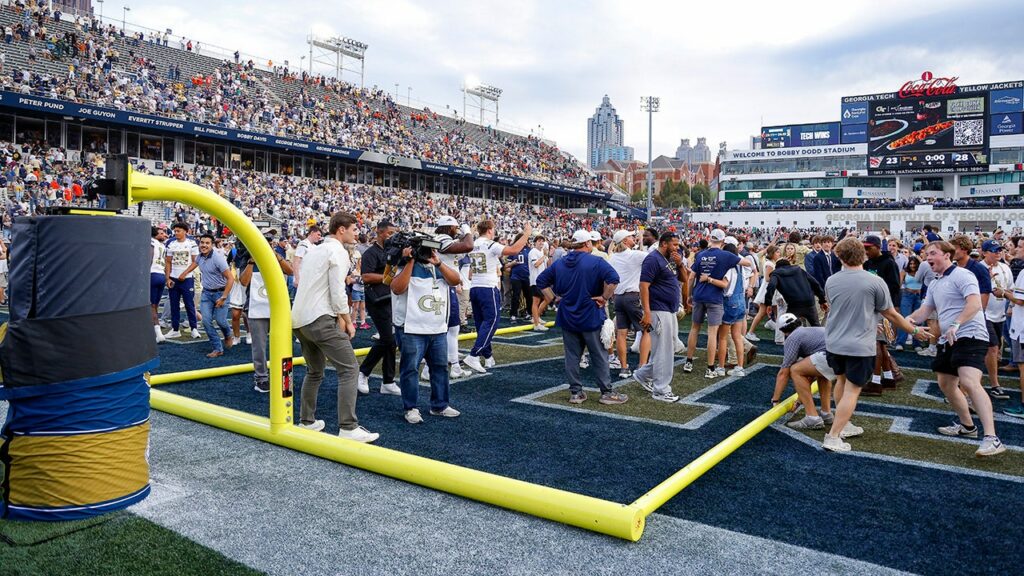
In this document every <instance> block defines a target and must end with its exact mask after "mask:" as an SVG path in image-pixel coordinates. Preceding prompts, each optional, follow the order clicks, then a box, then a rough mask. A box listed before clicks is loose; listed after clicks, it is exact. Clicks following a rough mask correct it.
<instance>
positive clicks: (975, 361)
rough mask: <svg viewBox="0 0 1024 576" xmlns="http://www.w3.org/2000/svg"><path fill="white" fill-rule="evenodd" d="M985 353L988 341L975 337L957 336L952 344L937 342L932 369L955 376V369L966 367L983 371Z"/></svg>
mask: <svg viewBox="0 0 1024 576" xmlns="http://www.w3.org/2000/svg"><path fill="white" fill-rule="evenodd" d="M986 354H988V342H986V341H985V340H978V339H977V338H959V339H957V341H956V342H954V343H953V345H952V346H950V345H949V344H939V349H938V351H937V352H936V354H935V359H934V360H932V371H933V372H937V373H939V374H950V375H952V376H957V375H958V374H959V373H958V372H957V369H959V368H965V367H967V368H977V369H978V370H981V371H982V372H985V355H986Z"/></svg>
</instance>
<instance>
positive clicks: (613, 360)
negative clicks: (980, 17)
mask: <svg viewBox="0 0 1024 576" xmlns="http://www.w3.org/2000/svg"><path fill="white" fill-rule="evenodd" d="M608 368H610V369H613V370H618V369H619V368H622V362H620V361H619V357H618V356H616V355H615V354H609V355H608Z"/></svg>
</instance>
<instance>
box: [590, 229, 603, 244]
mask: <svg viewBox="0 0 1024 576" xmlns="http://www.w3.org/2000/svg"><path fill="white" fill-rule="evenodd" d="M590 239H591V240H593V241H594V242H597V241H599V240H601V233H600V232H598V231H597V230H594V231H592V232H591V233H590Z"/></svg>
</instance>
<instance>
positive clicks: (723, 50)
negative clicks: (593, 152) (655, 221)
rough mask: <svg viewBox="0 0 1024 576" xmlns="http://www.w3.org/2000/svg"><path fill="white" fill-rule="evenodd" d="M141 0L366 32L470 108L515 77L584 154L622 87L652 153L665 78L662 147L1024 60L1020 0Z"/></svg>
mask: <svg viewBox="0 0 1024 576" xmlns="http://www.w3.org/2000/svg"><path fill="white" fill-rule="evenodd" d="M124 5H128V6H130V8H131V11H130V12H129V13H128V21H129V22H133V23H137V24H139V25H142V26H149V27H153V28H159V29H161V30H162V29H164V28H172V29H173V30H174V33H175V34H185V35H186V36H188V37H191V38H194V39H196V40H198V41H199V42H201V43H203V44H216V45H219V46H223V47H225V48H230V49H232V50H233V49H235V48H238V49H240V50H241V51H242V52H244V53H248V54H252V55H257V56H260V57H261V58H264V59H267V58H271V59H273V60H274V61H275V62H282V61H284V60H286V59H287V60H289V61H290V62H291V64H292V66H295V65H296V64H297V63H298V62H299V61H300V56H301V55H304V54H308V47H307V45H306V36H307V35H308V34H309V33H310V31H313V32H314V33H317V34H322V35H339V36H348V37H351V38H354V39H357V40H360V41H363V42H365V43H367V44H369V50H368V51H367V54H366V84H367V85H377V86H380V87H382V88H385V89H387V90H388V91H392V92H394V91H395V84H396V83H397V84H398V85H399V89H398V94H399V100H400V101H401V102H403V103H404V102H405V100H406V97H407V95H408V91H407V89H408V87H412V93H411V96H412V103H413V105H418V106H422V105H428V106H431V107H432V108H435V109H438V108H440V109H444V107H445V106H446V105H448V106H451V107H453V108H457V109H458V110H459V111H460V112H461V109H462V94H461V91H460V87H461V86H462V84H463V82H464V81H465V80H466V79H477V80H479V81H482V82H484V83H487V84H491V85H493V86H497V87H500V88H502V89H503V90H504V93H503V94H502V97H501V105H500V106H501V110H500V111H501V120H502V124H506V123H510V124H514V125H515V126H518V127H521V128H523V129H525V130H529V129H531V128H533V129H537V127H538V126H540V127H542V129H543V134H544V136H545V137H546V138H550V139H553V140H555V141H556V142H557V143H558V144H559V146H561V147H562V148H563V149H565V150H568V151H569V152H571V153H572V154H574V155H576V156H578V157H580V158H585V156H586V154H585V152H586V145H587V136H586V125H587V118H588V117H589V116H591V115H592V114H593V113H594V109H595V108H596V107H597V106H598V105H599V104H600V102H601V98H602V96H604V95H605V94H608V96H609V97H610V98H611V102H612V104H613V105H614V106H615V107H616V108H617V109H618V112H619V115H620V116H621V117H622V118H623V120H625V123H626V124H625V136H626V144H627V145H630V146H633V147H634V148H635V149H636V155H637V157H638V158H640V159H646V157H647V117H646V114H644V113H642V112H641V111H640V97H641V96H644V95H648V94H650V95H655V96H659V97H660V98H661V111H660V112H659V113H657V114H656V115H655V117H654V155H655V156H657V155H659V154H668V155H672V154H673V153H674V152H675V149H676V146H678V144H679V139H680V138H690V139H691V141H692V142H694V143H695V142H696V138H697V137H698V136H706V137H707V139H708V144H709V146H711V148H712V150H715V149H717V146H718V143H719V142H722V141H727V142H728V144H729V147H730V148H748V147H749V137H750V136H751V135H753V134H757V133H758V132H759V130H760V126H762V121H763V122H764V124H765V125H770V124H783V123H803V122H821V121H829V120H838V119H839V99H840V97H842V96H846V95H854V94H865V93H874V92H885V91H893V90H896V89H898V88H899V86H900V85H901V84H902V83H903V82H904V81H906V80H909V79H912V78H918V77H920V75H921V72H922V71H924V70H930V71H932V72H933V73H934V74H935V76H959V77H960V80H959V83H960V84H976V83H987V82H994V81H1002V80H1020V79H1022V78H1024V57H1022V56H1021V54H1024V34H1022V33H1021V29H1020V23H1021V22H1022V18H1024V15H1022V5H1021V2H1019V1H1017V2H1014V1H1010V0H1005V1H975V2H963V1H947V0H928V1H927V2H923V1H914V2H904V1H893V0H888V1H864V0H844V1H840V2H821V1H818V0H814V1H792V2H786V1H776V2H763V1H759V2H736V1H731V2H728V1H727V2H721V1H714V2H704V3H702V4H701V5H699V6H691V5H690V4H689V3H686V2H677V1H674V2H643V1H631V2H623V1H618V2H603V1H602V2H575V1H564V2H538V1H534V0H518V1H516V2H490V1H486V0H473V1H464V0H440V1H435V2H426V1H420V0H394V1H387V0H356V1H334V2H324V1H322V0H321V1H313V0H289V1H287V2H280V1H269V2H268V1H264V0H250V1H249V2H245V3H236V2H211V1H209V0H204V1H198V0H176V1H175V2H173V3H168V2H166V1H163V0H161V1H159V2H157V1H146V2H128V3H127V4H125V3H123V2H118V3H115V2H113V1H109V0H108V1H107V2H106V3H105V6H104V17H105V18H107V19H111V20H113V19H120V17H121V15H122V6H124ZM97 6H98V4H97ZM314 71H317V70H316V68H314ZM356 81H358V79H356Z"/></svg>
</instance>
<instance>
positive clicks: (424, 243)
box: [384, 232, 441, 266]
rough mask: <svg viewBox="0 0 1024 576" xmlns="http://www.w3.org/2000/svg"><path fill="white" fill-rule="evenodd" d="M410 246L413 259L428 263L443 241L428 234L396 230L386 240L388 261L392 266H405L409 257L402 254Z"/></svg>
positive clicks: (385, 252)
mask: <svg viewBox="0 0 1024 576" xmlns="http://www.w3.org/2000/svg"><path fill="white" fill-rule="evenodd" d="M409 247H412V257H413V259H415V260H416V261H417V262H420V263H426V262H429V261H430V258H431V257H432V256H433V255H434V250H440V249H441V243H440V242H438V241H437V240H435V239H434V238H433V237H432V236H429V235H427V234H420V233H418V232H396V233H394V234H392V235H391V237H390V238H388V239H387V241H386V242H384V254H385V255H386V256H387V263H388V264H389V265H391V266H404V265H405V264H406V263H407V262H408V261H409V259H408V258H405V257H403V256H402V251H403V250H405V249H406V248H409Z"/></svg>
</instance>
